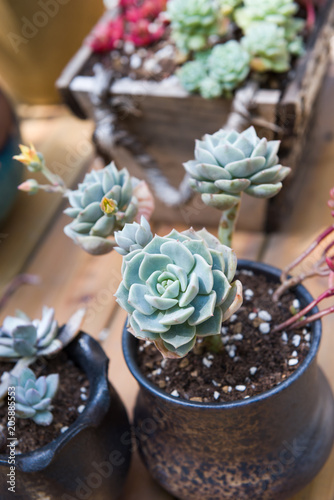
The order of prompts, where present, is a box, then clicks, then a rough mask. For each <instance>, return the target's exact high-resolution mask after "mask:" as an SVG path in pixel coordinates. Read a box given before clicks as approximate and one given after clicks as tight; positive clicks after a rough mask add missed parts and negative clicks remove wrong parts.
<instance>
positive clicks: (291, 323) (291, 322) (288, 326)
mask: <svg viewBox="0 0 334 500" xmlns="http://www.w3.org/2000/svg"><path fill="white" fill-rule="evenodd" d="M333 296H334V288H329V289H328V290H326V291H325V292H323V293H322V294H321V295H319V297H318V298H317V299H314V300H313V301H312V302H311V303H310V304H308V305H307V306H306V307H304V309H302V310H301V311H299V313H297V314H295V315H294V316H292V317H291V318H289V319H288V320H287V321H284V323H281V324H280V325H278V326H275V328H273V330H272V331H273V333H276V332H280V331H282V330H285V329H291V328H293V327H294V326H295V324H296V323H297V322H298V320H300V319H301V318H302V317H303V316H305V315H306V314H307V313H308V312H310V311H311V310H312V309H313V307H315V306H317V305H318V304H320V302H322V301H323V300H325V299H328V298H329V297H333ZM307 319H308V318H307ZM303 321H304V320H303ZM298 326H300V323H298Z"/></svg>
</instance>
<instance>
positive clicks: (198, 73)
mask: <svg viewBox="0 0 334 500" xmlns="http://www.w3.org/2000/svg"><path fill="white" fill-rule="evenodd" d="M177 76H178V77H179V79H180V82H181V85H182V86H183V87H184V88H185V89H186V90H187V91H188V92H197V91H198V90H199V89H200V86H201V82H202V80H203V78H205V77H206V76H207V71H206V64H205V63H203V62H202V61H198V60H197V61H189V62H186V63H185V64H184V65H183V66H182V67H181V68H180V69H179V70H178V71H177Z"/></svg>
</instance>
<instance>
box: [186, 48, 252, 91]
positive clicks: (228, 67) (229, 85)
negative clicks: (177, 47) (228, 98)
mask: <svg viewBox="0 0 334 500" xmlns="http://www.w3.org/2000/svg"><path fill="white" fill-rule="evenodd" d="M249 70H250V57H249V54H248V52H247V51H246V50H245V49H244V48H243V47H242V46H241V45H240V43H239V42H237V41H236V40H230V41H229V42H227V43H224V44H218V45H216V46H215V47H213V49H212V50H211V51H206V52H205V53H203V54H202V55H201V56H199V57H198V58H197V59H196V60H195V61H189V62H188V63H186V64H184V65H183V66H182V68H181V69H180V70H179V72H178V76H179V78H180V81H181V84H182V85H183V86H184V88H185V89H186V90H188V91H189V92H199V93H200V94H201V96H202V97H204V98H206V99H212V98H216V97H220V96H222V95H230V94H231V92H232V91H233V90H234V89H235V88H236V87H238V86H239V85H240V83H242V82H243V81H244V80H245V78H246V77H247V75H248V73H249Z"/></svg>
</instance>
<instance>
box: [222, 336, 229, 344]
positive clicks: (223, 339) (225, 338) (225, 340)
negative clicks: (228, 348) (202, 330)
mask: <svg viewBox="0 0 334 500" xmlns="http://www.w3.org/2000/svg"><path fill="white" fill-rule="evenodd" d="M229 340H230V336H229V335H224V337H222V342H223V344H227V342H228V341H229Z"/></svg>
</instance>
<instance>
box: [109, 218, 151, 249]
mask: <svg viewBox="0 0 334 500" xmlns="http://www.w3.org/2000/svg"><path fill="white" fill-rule="evenodd" d="M152 238H153V234H152V232H151V228H150V225H149V223H148V222H147V220H146V219H145V217H141V221H140V224H138V223H137V222H133V223H132V224H125V226H124V228H123V229H122V231H118V232H116V233H115V240H116V243H117V245H119V246H118V247H115V250H116V251H117V252H118V253H119V254H121V255H127V254H128V253H130V252H133V251H134V250H142V249H143V248H144V247H145V246H146V245H147V244H148V243H149V242H150V241H151V240H152Z"/></svg>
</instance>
